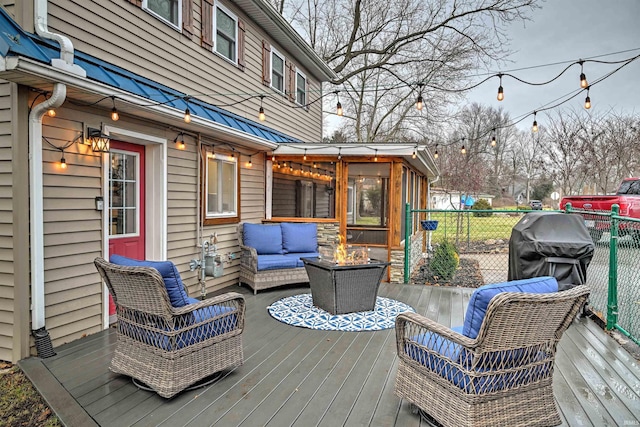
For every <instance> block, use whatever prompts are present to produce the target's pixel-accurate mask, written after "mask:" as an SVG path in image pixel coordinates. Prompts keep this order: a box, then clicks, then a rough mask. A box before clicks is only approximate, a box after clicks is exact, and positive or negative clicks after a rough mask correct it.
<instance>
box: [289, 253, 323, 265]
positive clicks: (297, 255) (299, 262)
mask: <svg viewBox="0 0 640 427" xmlns="http://www.w3.org/2000/svg"><path fill="white" fill-rule="evenodd" d="M284 256H286V257H287V258H293V259H295V260H296V267H304V263H303V262H302V260H301V259H300V258H317V257H318V256H320V254H319V253H318V252H305V253H297V252H296V253H289V254H284Z"/></svg>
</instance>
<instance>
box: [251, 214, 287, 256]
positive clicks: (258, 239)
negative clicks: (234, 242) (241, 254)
mask: <svg viewBox="0 0 640 427" xmlns="http://www.w3.org/2000/svg"><path fill="white" fill-rule="evenodd" d="M242 227H243V229H242V233H243V236H242V241H243V242H244V245H245V246H251V247H252V248H255V250H256V252H257V253H258V255H276V254H283V253H284V252H283V250H282V229H281V228H280V224H274V225H265V224H251V223H248V222H247V223H244V224H243V226H242Z"/></svg>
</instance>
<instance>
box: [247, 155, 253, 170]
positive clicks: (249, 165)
mask: <svg viewBox="0 0 640 427" xmlns="http://www.w3.org/2000/svg"><path fill="white" fill-rule="evenodd" d="M252 166H253V163H252V162H251V156H249V161H248V162H247V167H248V168H250V167H252Z"/></svg>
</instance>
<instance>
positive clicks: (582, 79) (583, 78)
mask: <svg viewBox="0 0 640 427" xmlns="http://www.w3.org/2000/svg"><path fill="white" fill-rule="evenodd" d="M578 63H579V64H580V87H581V88H582V89H586V87H587V86H589V83H587V76H585V74H584V72H583V64H584V61H583V60H580V61H578Z"/></svg>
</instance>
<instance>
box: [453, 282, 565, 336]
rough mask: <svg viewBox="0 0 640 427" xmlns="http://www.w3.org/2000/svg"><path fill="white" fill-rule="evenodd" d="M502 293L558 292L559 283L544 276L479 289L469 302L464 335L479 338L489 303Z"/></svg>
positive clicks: (463, 329) (463, 330)
mask: <svg viewBox="0 0 640 427" xmlns="http://www.w3.org/2000/svg"><path fill="white" fill-rule="evenodd" d="M501 292H528V293H534V294H546V293H552V292H558V282H557V281H556V279H555V278H554V277H548V276H544V277H534V278H531V279H523V280H512V281H510V282H503V283H494V284H491V285H484V286H481V287H479V288H478V289H476V290H475V292H474V293H473V295H471V299H470V300H469V306H468V307H467V314H466V315H465V318H464V326H463V328H462V335H464V336H466V337H469V338H472V339H475V338H477V337H478V333H479V332H480V326H481V325H482V321H483V320H484V315H485V314H486V313H487V307H488V306H489V301H491V298H493V297H494V296H496V295H498V294H499V293H501Z"/></svg>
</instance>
